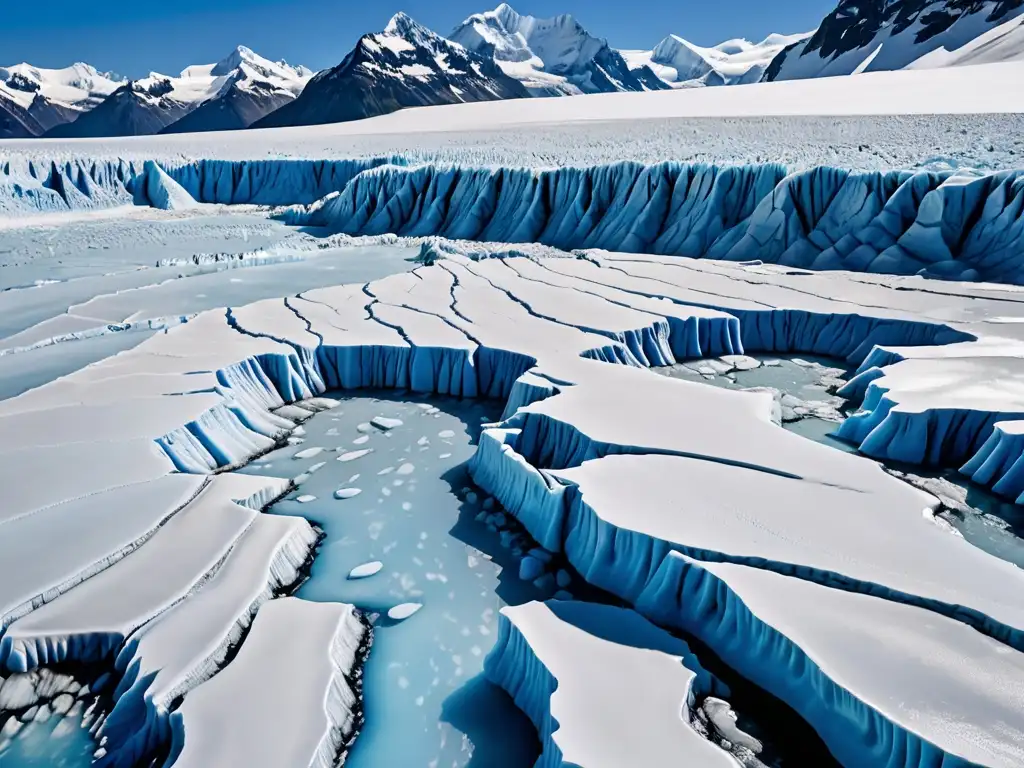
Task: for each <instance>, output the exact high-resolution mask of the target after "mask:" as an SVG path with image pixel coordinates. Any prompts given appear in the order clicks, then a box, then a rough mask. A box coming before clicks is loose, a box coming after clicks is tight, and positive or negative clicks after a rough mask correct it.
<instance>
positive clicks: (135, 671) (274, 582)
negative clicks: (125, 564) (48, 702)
mask: <svg viewBox="0 0 1024 768" xmlns="http://www.w3.org/2000/svg"><path fill="white" fill-rule="evenodd" d="M281 485H282V486H284V483H282V484H281ZM316 540H317V536H316V533H315V532H314V531H313V529H312V528H311V526H310V525H309V523H307V522H306V521H305V520H303V519H302V518H297V517H278V516H274V515H259V516H257V517H256V518H255V519H254V520H253V523H252V525H251V526H250V527H249V529H248V530H246V531H245V533H243V534H242V536H241V537H239V539H238V543H237V544H236V545H235V547H234V549H233V550H232V551H231V553H230V554H229V555H228V557H227V559H226V560H225V562H224V564H223V566H221V568H220V569H219V570H218V571H217V573H216V574H215V575H214V576H213V578H212V579H210V581H208V582H207V583H206V584H204V585H203V586H202V587H201V588H200V589H199V590H198V591H197V593H196V594H195V595H193V596H192V597H191V598H190V599H188V600H184V601H182V602H179V603H178V604H176V605H175V606H174V607H173V608H171V609H170V610H168V611H166V612H165V613H163V614H161V615H160V616H159V617H157V618H156V619H155V620H154V621H152V622H150V623H149V624H147V625H146V626H145V627H143V628H142V629H141V630H139V631H138V632H136V633H134V634H133V635H132V636H131V638H130V640H129V641H128V642H127V643H126V644H125V646H124V648H123V649H122V650H121V652H120V653H119V654H118V656H117V662H116V668H117V670H118V671H119V672H120V673H121V675H122V677H121V681H120V683H119V684H118V687H117V691H116V693H115V699H116V705H115V707H114V708H113V710H112V711H111V712H110V714H109V715H108V717H107V720H106V722H105V723H104V726H103V730H102V734H101V737H102V736H106V737H107V738H108V741H107V743H106V749H107V755H108V758H107V760H106V762H105V764H112V765H134V764H136V763H137V761H138V760H140V759H142V758H144V757H145V756H146V755H147V754H151V753H152V752H153V751H154V750H156V749H158V748H159V746H160V744H161V743H165V742H167V741H168V740H169V736H170V728H169V722H168V717H169V714H170V707H171V704H172V703H173V702H174V701H175V700H176V699H177V698H178V697H179V696H181V695H183V694H185V693H187V692H188V691H189V690H191V689H192V688H194V687H195V686H197V685H199V684H201V683H203V682H204V681H205V680H207V679H209V678H210V677H212V676H213V675H214V674H215V673H216V672H217V670H218V668H219V667H220V666H221V665H222V663H223V661H224V659H225V657H226V655H227V653H228V652H229V650H230V649H231V648H232V647H233V646H235V645H236V644H237V643H238V641H239V640H240V639H241V637H242V635H243V633H244V632H245V630H246V629H247V628H248V627H249V624H250V623H251V621H252V619H253V617H254V616H255V615H256V613H257V611H258V610H259V609H260V607H261V606H263V605H264V604H265V603H266V602H267V600H269V599H270V598H272V597H273V596H274V594H275V593H276V592H278V591H279V590H281V589H283V588H286V587H288V586H290V585H291V584H293V583H294V582H295V581H296V579H297V578H298V577H299V569H300V568H301V567H302V566H303V564H304V563H305V562H306V561H307V560H308V559H309V558H310V556H311V554H312V549H313V546H314V545H315V543H316ZM140 710H143V711H144V712H145V716H144V717H143V718H140V714H139V712H140Z"/></svg>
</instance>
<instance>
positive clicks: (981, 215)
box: [0, 156, 1024, 283]
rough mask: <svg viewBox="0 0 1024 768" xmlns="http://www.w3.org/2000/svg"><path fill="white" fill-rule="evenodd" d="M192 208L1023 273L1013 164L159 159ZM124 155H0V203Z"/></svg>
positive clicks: (728, 256)
mask: <svg viewBox="0 0 1024 768" xmlns="http://www.w3.org/2000/svg"><path fill="white" fill-rule="evenodd" d="M161 167H162V168H163V170H164V171H165V172H166V173H167V174H168V175H169V176H170V177H171V178H172V179H174V180H175V181H176V182H177V183H178V184H180V185H181V186H182V187H183V188H184V189H185V190H186V191H188V193H189V194H190V195H191V196H192V197H193V198H194V199H195V200H197V201H199V202H206V203H226V204H240V203H256V204H263V205H305V206H309V207H308V208H304V209H294V210H291V211H288V212H286V213H285V214H283V215H284V217H285V219H286V220H287V221H289V222H291V223H293V224H305V225H313V226H323V227H329V228H331V229H333V230H335V231H337V232H343V233H347V234H351V235H380V234H385V233H392V234H397V235H403V236H426V235H440V236H444V237H447V238H451V239H461V240H480V241H492V242H505V243H543V244H546V245H550V246H554V247H558V248H562V249H565V250H569V249H575V248H602V249H606V250H612V251H625V252H632V253H655V254H663V255H674V256H689V257H694V258H705V257H706V258H715V259H725V260H732V261H744V260H750V259H760V260H762V261H765V262H770V263H778V264H784V265H788V266H793V267H802V268H809V269H844V270H851V271H855V272H875V273H885V274H898V275H913V274H918V275H924V276H927V277H935V278H943V279H956V280H988V281H997V282H1008V283H1022V282H1024V263H1022V260H1021V258H1020V253H1021V252H1022V250H1024V217H1022V212H1024V173H1022V172H1020V171H1004V172H999V173H993V174H990V175H987V176H981V177H961V176H956V175H954V174H952V173H949V172H943V173H936V172H923V171H922V172H910V171H889V172H854V171H848V170H844V169H841V168H834V167H829V166H820V167H817V168H812V169H809V170H805V171H799V172H795V173H788V172H787V170H786V168H785V167H783V166H781V165H777V164H764V165H753V166H734V167H729V166H714V165H686V164H682V163H677V162H665V163H658V164H655V165H642V164H638V163H618V164H613V165H603V166H592V167H588V168H558V169H552V170H542V171H537V170H531V169H524V168H463V167H454V166H438V165H418V166H413V167H410V166H409V163H408V160H407V159H405V158H403V157H401V156H391V157H379V158H368V159H360V160H333V161H328V160H320V161H315V160H293V159H284V158H282V159H268V160H250V161H230V160H196V161H192V162H187V163H181V162H177V163H174V162H167V163H163V164H161ZM141 172H142V168H141V167H140V166H138V165H136V164H135V163H134V162H126V161H124V160H104V161H100V160H96V161H92V160H86V159H78V160H74V161H66V162H63V163H58V162H48V161H47V162H44V161H37V160H26V159H24V158H13V159H10V160H7V161H5V162H4V163H3V164H0V211H13V212H18V211H21V212H24V211H35V210H67V209H75V208H88V207H100V206H107V205H114V204H118V203H127V202H131V198H132V193H133V189H134V186H135V182H136V179H137V177H138V176H139V174H140V173H141Z"/></svg>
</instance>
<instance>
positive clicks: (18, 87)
mask: <svg viewBox="0 0 1024 768" xmlns="http://www.w3.org/2000/svg"><path fill="white" fill-rule="evenodd" d="M123 82H124V79H123V78H121V77H119V76H118V75H113V74H109V73H104V72H98V71H97V70H96V69H95V68H94V67H91V66H89V65H88V64H82V63H78V64H72V65H71V66H70V67H65V68H64V69H43V68H40V67H33V66H32V65H31V64H24V63H22V64H15V65H14V66H11V67H0V111H4V112H6V113H7V114H8V115H10V116H11V117H12V119H14V120H17V121H18V122H20V123H21V124H22V126H23V128H24V130H25V131H27V135H30V136H38V135H41V134H43V133H45V132H46V131H48V130H49V129H51V128H53V127H55V126H57V125H61V124H63V123H68V122H72V121H74V120H75V119H77V118H78V117H79V116H80V115H81V114H82V113H84V112H87V111H89V110H90V109H92V108H93V107H95V106H96V105H97V104H99V103H100V102H101V101H103V99H105V98H106V97H107V96H109V95H110V94H111V93H113V92H114V91H115V90H117V88H118V87H119V86H120V85H121V84H122V83H123ZM0 135H5V133H4V128H3V127H0ZM8 135H9V134H8Z"/></svg>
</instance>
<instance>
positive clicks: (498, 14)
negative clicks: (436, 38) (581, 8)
mask: <svg viewBox="0 0 1024 768" xmlns="http://www.w3.org/2000/svg"><path fill="white" fill-rule="evenodd" d="M448 37H449V38H450V39H451V40H454V41H455V42H457V43H459V44H460V45H462V46H464V47H465V48H467V49H468V50H471V51H475V52H476V53H478V54H480V55H481V56H486V57H490V58H493V59H494V60H495V61H496V62H497V63H498V66H500V67H501V68H502V70H504V72H505V73H506V74H507V75H509V76H511V77H514V78H516V79H517V80H519V81H521V82H522V83H523V85H525V86H526V87H527V88H529V89H530V91H531V92H533V93H534V94H535V95H540V96H564V95H576V94H580V93H610V92H614V91H651V90H664V89H665V88H666V87H667V86H666V85H665V83H664V82H662V81H661V80H659V79H658V78H657V77H656V76H655V74H654V72H652V71H651V70H650V69H647V68H645V67H643V66H638V67H636V68H633V69H631V68H630V67H629V66H628V65H627V63H626V60H625V59H624V58H623V57H622V56H621V55H620V53H619V52H618V51H616V50H615V49H613V48H611V47H610V46H609V45H608V43H607V42H606V41H604V40H602V39H600V38H598V37H594V36H593V35H591V34H589V33H588V32H587V31H586V30H585V29H584V28H583V27H582V26H581V25H580V24H579V23H578V22H577V21H576V20H575V19H574V18H573V17H572V16H569V15H562V16H556V17H554V18H552V19H538V18H535V17H533V16H524V15H521V14H519V13H516V12H515V10H513V9H512V7H511V6H510V5H508V4H507V3H502V4H501V5H499V6H498V7H497V8H495V9H494V10H493V11H488V12H486V13H477V14H474V15H472V16H470V17H469V18H468V19H466V20H465V21H464V22H462V24H460V25H459V26H458V27H456V28H455V30H454V31H453V32H452V33H451V34H450V35H449V36H448Z"/></svg>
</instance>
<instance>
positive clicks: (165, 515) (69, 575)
mask: <svg viewBox="0 0 1024 768" xmlns="http://www.w3.org/2000/svg"><path fill="white" fill-rule="evenodd" d="M90 447H92V448H93V449H94V450H95V446H90ZM86 466H88V465H86ZM24 477H25V476H24V475H23V476H22V478H24ZM23 485H25V483H24V482H22V483H15V482H12V483H11V485H10V486H9V487H10V488H11V490H10V491H8V492H9V493H12V495H13V493H14V491H15V489H17V488H19V487H21V486H23ZM205 485H206V481H205V479H204V478H202V477H200V476H196V475H166V476H164V477H161V478H158V479H154V480H152V481H150V482H142V483H129V484H126V485H124V486H121V487H113V488H109V489H106V490H101V491H92V492H86V493H84V494H82V495H80V496H78V497H75V496H71V497H70V498H67V500H64V499H61V500H60V501H59V502H55V503H53V504H52V505H49V506H46V507H43V508H41V509H37V510H36V511H34V512H31V513H30V514H24V516H22V517H19V518H17V519H14V520H8V521H7V522H5V523H3V524H2V525H0V617H2V618H0V627H3V628H6V627H7V626H8V625H9V624H10V623H11V622H13V621H14V620H15V619H18V618H20V617H21V616H23V615H25V614H27V613H29V612H30V611H32V610H34V609H37V608H39V607H40V606H42V605H45V604H46V603H49V602H50V601H52V600H54V599H55V598H57V597H59V596H60V595H62V594H64V593H65V592H67V591H68V590H69V589H72V588H73V587H74V586H76V585H77V584H79V583H80V582H82V581H85V580H86V579H88V578H89V577H90V576H93V575H94V574H96V573H99V572H100V571H102V570H104V569H105V568H108V567H110V566H111V565H113V564H114V563H116V562H118V561H119V560H120V559H121V558H123V557H125V556H126V555H128V554H130V553H131V552H133V551H135V550H136V549H137V548H138V547H139V546H141V545H142V544H144V543H145V542H146V540H147V539H148V538H150V537H151V536H153V535H154V534H155V533H156V532H157V531H158V530H159V529H160V527H161V526H162V525H163V524H164V523H165V522H166V521H167V520H168V519H170V518H171V517H172V516H173V515H174V514H175V513H177V512H178V511H179V510H180V509H182V508H183V507H184V506H185V505H186V504H188V502H189V501H191V500H192V499H193V498H194V497H195V495H196V494H197V493H198V492H199V491H200V490H202V489H203V488H204V486H205ZM25 511H27V510H25Z"/></svg>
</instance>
